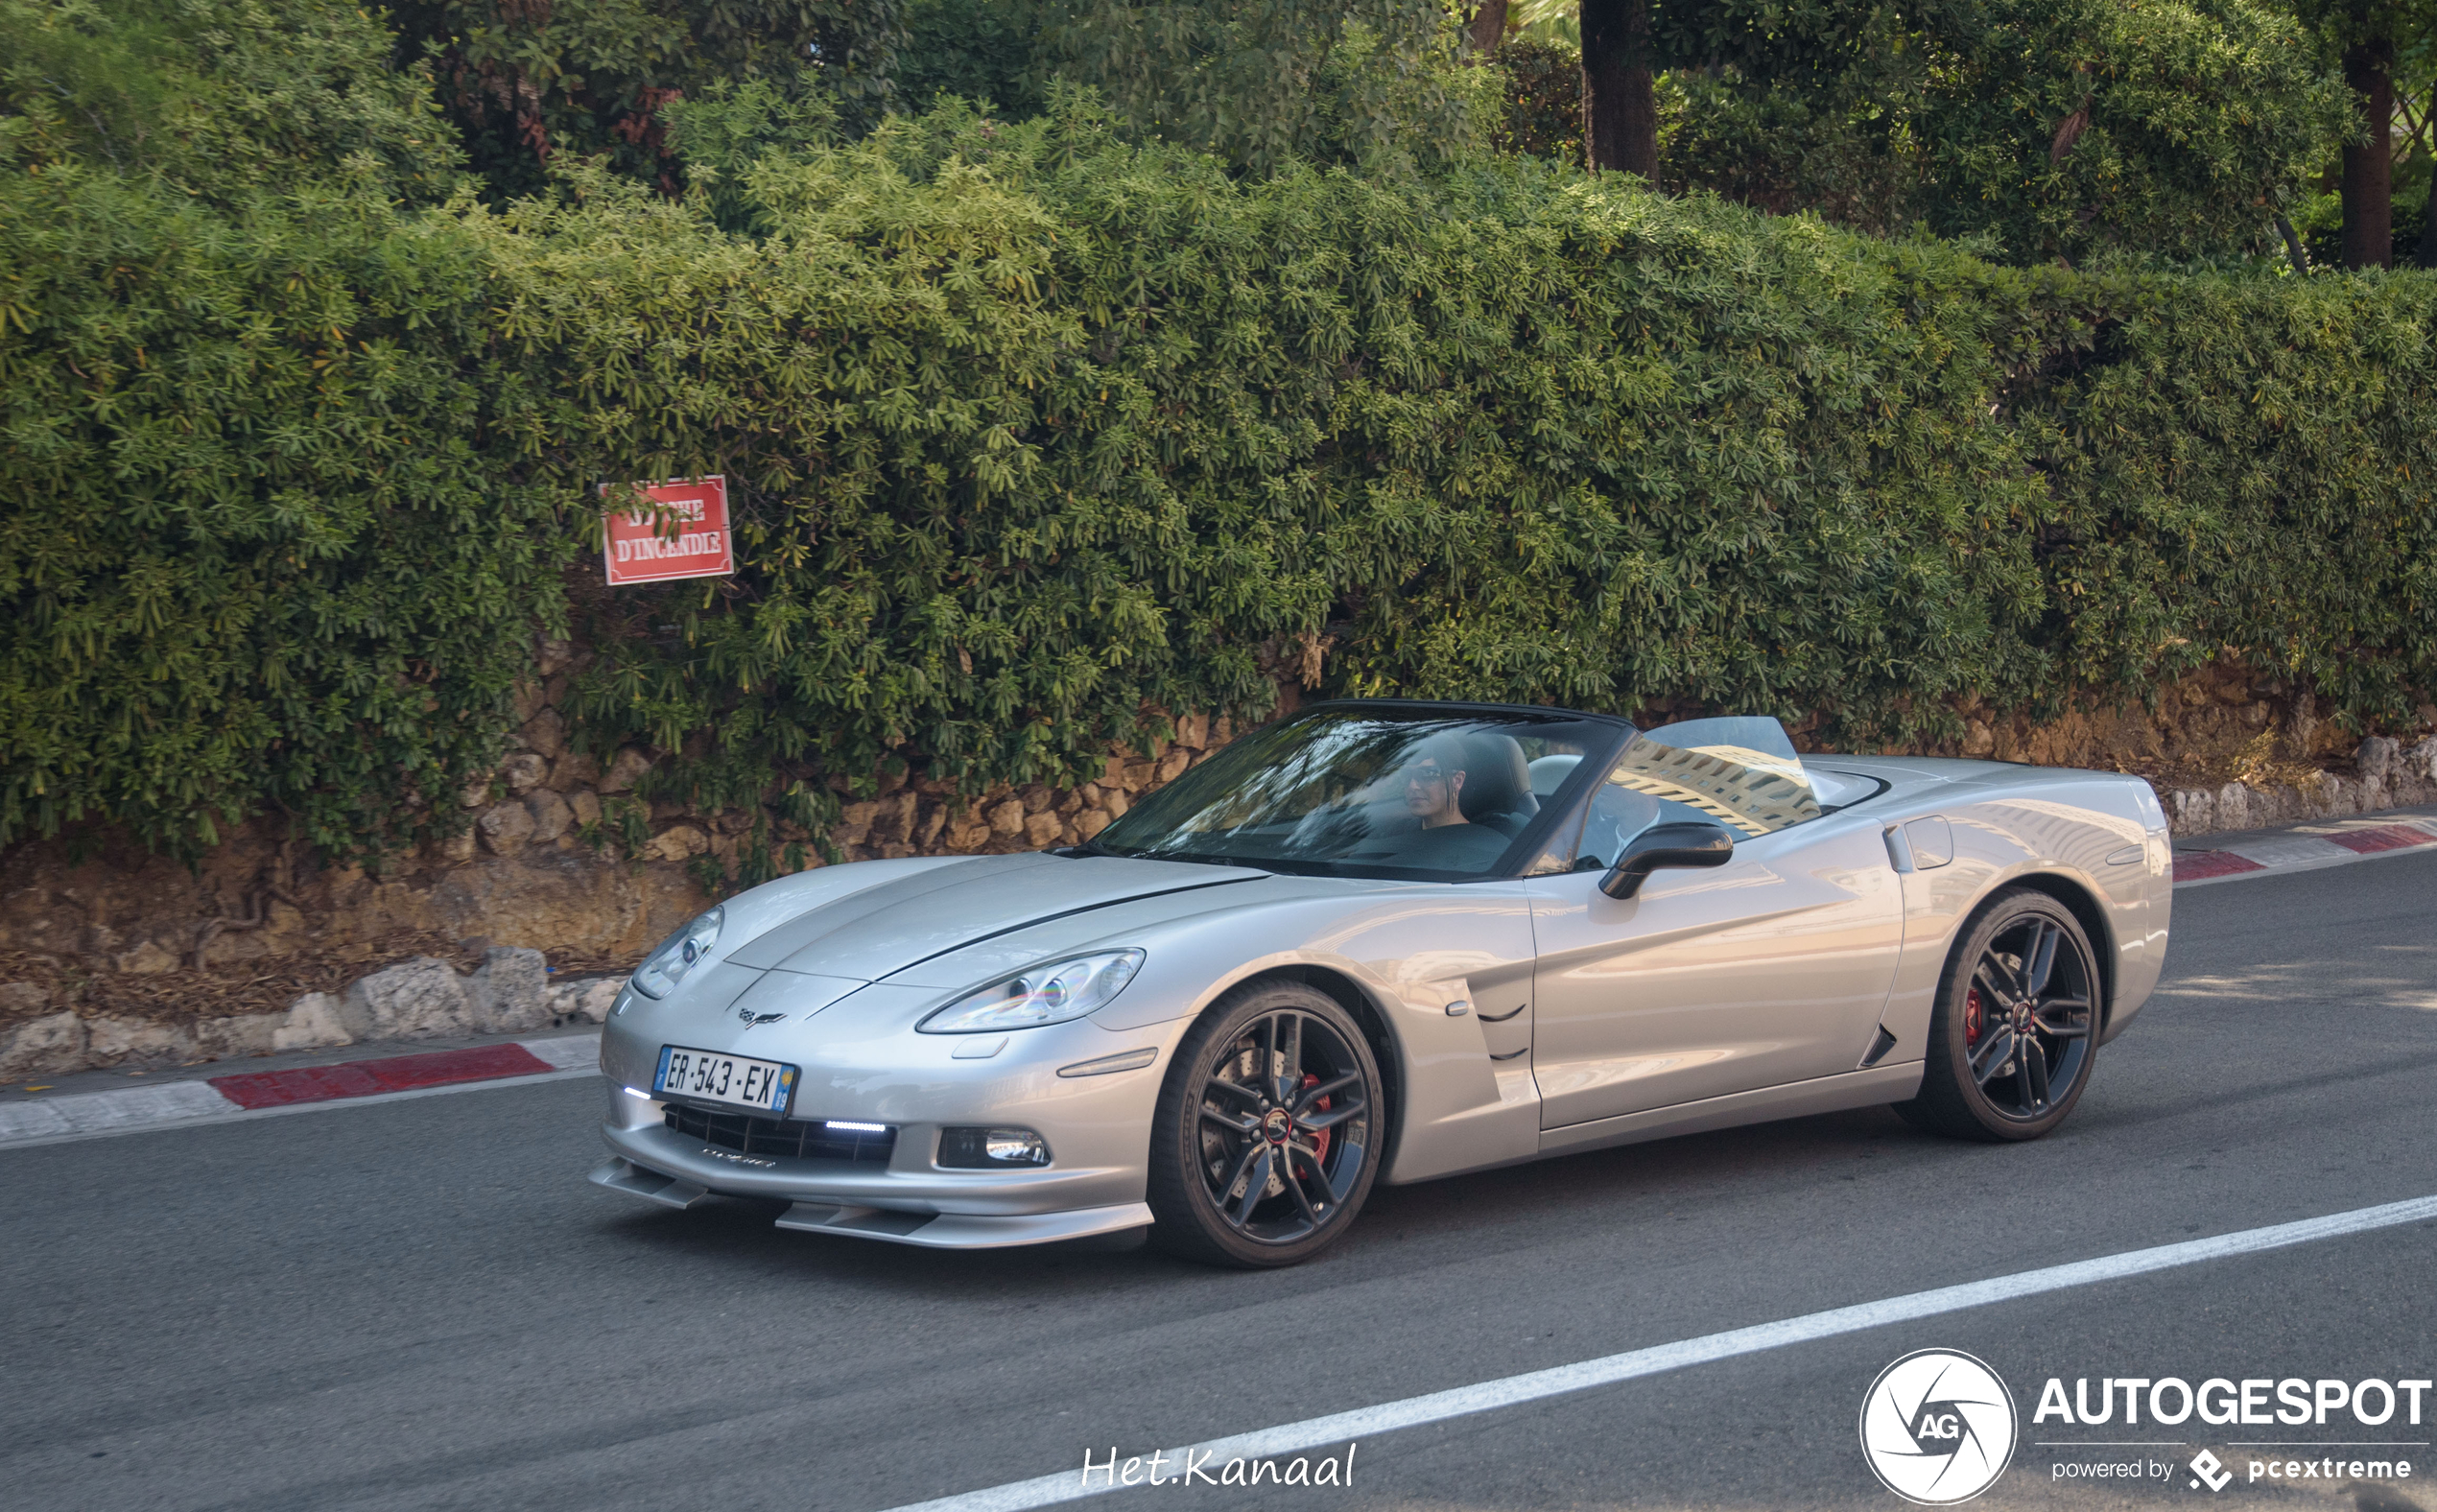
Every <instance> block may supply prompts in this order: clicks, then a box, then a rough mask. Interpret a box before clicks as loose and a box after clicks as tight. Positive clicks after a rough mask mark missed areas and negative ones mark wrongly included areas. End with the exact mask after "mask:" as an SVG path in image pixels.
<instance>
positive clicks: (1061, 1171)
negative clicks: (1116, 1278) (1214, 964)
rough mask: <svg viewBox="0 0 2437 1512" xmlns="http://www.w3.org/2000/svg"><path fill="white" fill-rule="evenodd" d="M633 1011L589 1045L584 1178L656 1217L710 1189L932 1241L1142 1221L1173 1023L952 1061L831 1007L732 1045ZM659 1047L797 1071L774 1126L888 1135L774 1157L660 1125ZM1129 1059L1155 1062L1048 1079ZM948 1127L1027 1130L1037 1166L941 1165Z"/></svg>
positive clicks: (712, 1023)
mask: <svg viewBox="0 0 2437 1512" xmlns="http://www.w3.org/2000/svg"><path fill="white" fill-rule="evenodd" d="M865 994H867V995H869V996H870V997H873V998H877V997H878V996H879V993H878V992H876V991H875V990H874V989H868V988H867V989H865ZM638 1008H639V1009H641V1011H633V1012H629V1013H627V1014H622V1015H616V1016H613V1017H612V1018H611V1020H610V1023H609V1025H608V1027H607V1031H606V1033H605V1034H604V1036H603V1055H602V1062H603V1070H605V1071H607V1072H608V1073H609V1081H608V1084H607V1086H606V1088H605V1092H606V1096H607V1099H608V1106H607V1108H606V1110H605V1113H606V1116H605V1117H604V1118H603V1122H602V1130H601V1132H602V1138H603V1142H604V1143H605V1144H607V1146H608V1147H609V1152H610V1154H611V1156H612V1157H614V1158H612V1159H611V1160H610V1161H608V1162H607V1163H606V1164H604V1165H603V1166H601V1167H600V1168H599V1169H595V1170H594V1171H593V1172H592V1174H591V1179H592V1181H593V1182H594V1183H595V1184H596V1185H599V1186H603V1187H606V1188H608V1189H609V1190H611V1191H613V1192H619V1193H625V1194H627V1195H628V1196H631V1197H637V1198H641V1199H643V1200H647V1201H651V1202H654V1203H657V1204H660V1205H663V1206H670V1207H687V1206H691V1205H692V1204H693V1203H695V1202H698V1201H700V1200H701V1199H703V1198H704V1197H707V1196H712V1195H724V1196H738V1197H758V1198H765V1199H776V1200H781V1201H785V1202H787V1203H789V1204H791V1206H790V1207H789V1209H788V1211H787V1212H786V1213H785V1214H784V1215H783V1216H781V1217H780V1218H779V1219H778V1223H779V1226H780V1227H782V1228H793V1229H801V1230H805V1231H808V1232H816V1233H832V1234H846V1235H851V1236H854V1237H857V1238H863V1239H878V1240H888V1241H892V1242H896V1243H904V1244H921V1245H928V1246H932V1247H938V1248H990V1247H996V1246H1002V1245H1011V1244H1039V1243H1048V1242H1051V1241H1053V1240H1064V1239H1078V1238H1083V1237H1086V1236H1090V1235H1096V1234H1106V1233H1114V1232H1118V1231H1122V1230H1126V1229H1134V1228H1140V1227H1142V1226H1144V1225H1146V1224H1148V1223H1149V1222H1150V1221H1151V1214H1150V1210H1149V1208H1148V1206H1146V1205H1145V1203H1144V1201H1143V1195H1144V1186H1145V1179H1146V1177H1145V1172H1146V1167H1147V1165H1148V1155H1149V1129H1150V1120H1151V1111H1152V1104H1153V1102H1154V1101H1155V1100H1156V1099H1157V1096H1158V1089H1159V1084H1160V1081H1161V1079H1162V1077H1163V1076H1164V1075H1165V1072H1166V1062H1167V1059H1168V1055H1169V1052H1170V1051H1172V1049H1173V1048H1174V1047H1173V1041H1174V1040H1175V1039H1176V1038H1177V1037H1179V1036H1180V1033H1181V1027H1180V1026H1161V1027H1160V1028H1156V1029H1152V1030H1149V1031H1140V1030H1137V1031H1133V1032H1129V1033H1126V1034H1124V1035H1122V1036H1121V1035H1117V1034H1112V1033H1111V1032H1109V1031H1107V1030H1105V1029H1101V1028H1097V1027H1096V1026H1094V1025H1092V1024H1090V1023H1088V1022H1083V1021H1077V1022H1075V1023H1071V1024H1066V1025H1058V1026H1053V1027H1050V1028H1038V1029H1029V1030H1025V1031H1022V1032H1021V1033H1019V1034H1013V1035H1009V1036H1006V1038H1007V1039H1008V1040H1009V1041H1010V1042H1011V1043H1009V1044H1008V1045H1007V1047H1006V1051H1003V1052H1001V1053H999V1054H996V1055H993V1056H990V1057H987V1058H981V1059H965V1058H958V1056H957V1055H956V1053H955V1051H957V1049H958V1041H957V1040H956V1039H953V1038H950V1037H946V1036H938V1035H914V1034H911V1033H905V1032H889V1031H888V1029H887V1028H886V1026H885V1024H884V1023H881V1022H866V1023H863V1024H860V1025H859V1024H856V1023H855V1022H854V1021H853V1018H852V1016H851V1015H850V1014H848V1013H845V1012H840V1009H838V1008H832V1009H830V1010H828V1012H827V1013H826V1014H824V1015H823V1016H822V1017H821V1019H820V1020H818V1021H816V1024H815V1025H814V1026H808V1027H807V1028H805V1029H804V1030H803V1031H801V1033H800V1035H799V1036H789V1037H781V1036H779V1035H775V1034H770V1033H768V1032H767V1031H765V1032H763V1033H759V1034H754V1035H751V1036H749V1037H748V1036H747V1035H746V1034H745V1033H742V1032H738V1033H733V1034H731V1033H729V1032H727V1031H726V1030H725V1029H723V1028H720V1027H719V1026H720V1025H721V1024H722V1021H721V1020H715V1019H709V1018H706V1017H703V1016H699V1015H689V1016H687V1017H685V1018H683V1019H676V1020H674V1022H672V1019H674V1015H661V1014H654V1013H651V1011H650V1010H649V1008H648V1007H644V1006H643V1005H638ZM888 1017H889V1018H899V1017H901V1016H900V1015H895V1014H891V1015H888ZM724 1022H726V1023H733V1022H734V1021H733V1019H732V1018H731V1019H728V1020H725V1021H724ZM706 1041H707V1042H708V1043H707V1044H706V1043H705V1042H706ZM664 1042H665V1043H676V1044H692V1045H697V1046H702V1047H703V1048H706V1049H711V1050H715V1051H728V1052H732V1053H741V1054H752V1055H759V1056H763V1057H767V1058H776V1059H782V1060H785V1061H787V1062H790V1063H793V1064H796V1065H798V1066H800V1067H801V1069H802V1079H801V1082H800V1083H799V1088H798V1091H797V1094H796V1097H795V1103H794V1107H793V1109H792V1110H791V1111H792V1112H793V1115H794V1117H793V1118H791V1119H790V1120H788V1121H786V1123H787V1126H788V1127H789V1128H790V1129H791V1130H793V1129H795V1128H800V1127H804V1126H807V1125H809V1124H813V1123H817V1122H823V1121H833V1120H840V1119H847V1120H855V1121H861V1122H876V1123H883V1124H886V1125H887V1127H888V1128H889V1129H890V1130H892V1131H893V1146H891V1148H890V1150H889V1153H888V1156H887V1160H886V1162H885V1163H883V1162H881V1161H878V1160H873V1159H864V1160H850V1159H845V1158H829V1157H817V1156H807V1157H792V1156H786V1155H777V1154H772V1153H769V1152H768V1150H769V1145H768V1144H766V1143H763V1144H755V1143H754V1142H750V1141H747V1142H742V1143H745V1144H748V1145H751V1146H752V1147H751V1148H750V1149H749V1150H744V1149H738V1148H731V1147H722V1145H721V1144H716V1143H713V1142H712V1141H711V1139H710V1138H706V1137H703V1136H699V1135H691V1134H686V1133H683V1132H680V1131H679V1130H678V1129H676V1128H674V1127H671V1126H670V1125H669V1122H668V1120H667V1114H668V1110H669V1108H670V1106H671V1103H670V1101H668V1100H664V1099H658V1098H654V1097H652V1096H651V1095H650V1093H649V1092H648V1090H646V1089H648V1088H649V1087H650V1086H651V1067H652V1066H653V1065H654V1064H655V1063H656V1060H657V1057H658V1053H659V1046H660V1045H661V1044H662V1043H664ZM1138 1049H1140V1050H1151V1051H1155V1052H1156V1058H1155V1059H1154V1060H1152V1061H1150V1062H1149V1063H1148V1064H1143V1065H1141V1066H1139V1067H1138V1068H1136V1069H1132V1070H1128V1071H1124V1072H1120V1073H1116V1074H1112V1075H1088V1076H1072V1075H1070V1076H1060V1075H1058V1071H1059V1070H1060V1069H1061V1068H1066V1069H1069V1070H1072V1068H1073V1066H1074V1063H1076V1062H1078V1061H1085V1060H1091V1059H1094V1058H1095V1057H1101V1056H1106V1055H1108V1054H1110V1053H1111V1052H1112V1051H1129V1050H1138ZM677 1100H678V1101H679V1102H680V1103H681V1104H682V1105H683V1106H686V1107H691V1108H704V1107H705V1106H706V1105H705V1104H703V1103H700V1102H697V1101H691V1100H688V1099H677ZM718 1111H721V1112H724V1113H727V1114H730V1115H738V1114H741V1113H742V1111H743V1110H741V1109H733V1108H728V1109H720V1110H718ZM958 1126H968V1127H969V1126H986V1127H999V1126H1015V1127H1022V1128H1026V1129H1029V1130H1032V1131H1034V1132H1036V1133H1038V1134H1039V1135H1040V1136H1041V1137H1042V1138H1043V1140H1044V1141H1045V1142H1046V1143H1047V1145H1048V1146H1049V1150H1050V1157H1051V1159H1050V1164H1048V1165H1046V1166H1037V1167H1021V1166H1009V1167H993V1168H990V1169H962V1168H947V1167H942V1166H941V1165H940V1164H939V1163H938V1156H939V1142H940V1134H941V1131H942V1130H943V1129H945V1128H950V1127H958Z"/></svg>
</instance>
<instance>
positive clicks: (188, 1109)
mask: <svg viewBox="0 0 2437 1512" xmlns="http://www.w3.org/2000/svg"><path fill="white" fill-rule="evenodd" d="M600 1060H601V1036H600V1035H599V1034H597V1033H595V1034H557V1035H553V1036H551V1037H550V1038H548V1039H530V1040H511V1041H509V1042H508V1043H505V1044H500V1045H483V1046H478V1047H476V1048H475V1049H472V1050H442V1051H427V1052H425V1053H423V1054H420V1055H388V1056H383V1057H381V1058H380V1059H377V1060H350V1061H342V1062H340V1063H339V1064H337V1065H334V1066H291V1067H288V1068H286V1069H284V1070H280V1071H246V1072H236V1073H233V1074H231V1075H225V1076H209V1077H203V1078H200V1079H197V1080H194V1081H164V1082H156V1083H154V1085H152V1086H149V1087H129V1088H127V1089H125V1090H123V1091H117V1092H80V1093H71V1094H69V1095H68V1096H66V1097H60V1098H46V1099H42V1100H40V1101H36V1102H8V1103H0V1149H5V1148H7V1147H8V1146H12V1145H49V1144H53V1143H56V1142H59V1141H62V1140H74V1139H89V1138H92V1137H94V1136H96V1135H101V1134H124V1133H132V1132H133V1131H135V1130H137V1129H148V1128H161V1127H166V1126H168V1125H170V1124H177V1123H223V1122H231V1121H233V1120H237V1119H247V1118H268V1117H271V1116H273V1115H275V1114H281V1113H302V1112H306V1111H309V1110H311V1109H313V1108H315V1107H318V1106H326V1105H329V1104H333V1103H341V1102H353V1101H364V1100H374V1101H387V1100H390V1099H398V1098H414V1097H426V1096H429V1095H431V1094H432V1093H435V1092H460V1091H468V1090H471V1089H472V1088H473V1087H475V1086H477V1085H479V1084H482V1083H485V1082H509V1081H516V1082H523V1081H556V1080H557V1079H559V1078H560V1077H564V1076H588V1075H595V1074H596V1068H597V1067H598V1066H599V1064H600Z"/></svg>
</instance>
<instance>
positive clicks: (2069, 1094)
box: [1896, 888, 2102, 1141]
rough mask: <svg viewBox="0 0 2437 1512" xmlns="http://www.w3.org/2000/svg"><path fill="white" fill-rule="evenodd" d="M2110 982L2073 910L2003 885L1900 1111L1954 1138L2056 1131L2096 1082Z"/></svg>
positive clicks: (1958, 949)
mask: <svg viewBox="0 0 2437 1512" xmlns="http://www.w3.org/2000/svg"><path fill="white" fill-rule="evenodd" d="M2101 980H2102V979H2101V978H2100V976H2099V973H2098V957H2096V956H2095V955H2094V953H2093V952H2092V950H2091V948H2090V936H2089V935H2088V934H2086V933H2083V931H2082V926H2081V921H2080V920H2078V919H2076V918H2074V917H2073V914H2072V910H2069V909H2067V908H2066V907H2065V906H2064V905H2063V904H2061V903H2059V902H2057V901H2056V900H2055V899H2054V898H2051V897H2049V896H2048V895H2047V893H2044V892H2035V891H2032V890H2030V889H2028V888H2014V889H2009V890H2007V891H2004V892H2000V893H1999V894H1998V895H1997V896H1996V897H1995V898H1993V899H1991V900H1990V902H1989V905H1988V907H1987V908H1986V909H1984V910H1982V911H1981V913H1980V915H1979V916H1978V917H1977V918H1976V919H1974V920H1973V921H1972V923H1971V924H1970V925H1969V926H1967V927H1966V928H1965V930H1964V932H1963V935H1962V937H1961V938H1960V939H1958V940H1957V941H1956V942H1955V946H1954V952H1953V954H1952V955H1951V956H1949V957H1947V963H1946V970H1945V972H1944V973H1943V974H1942V975H1941V976H1940V977H1939V979H1938V999H1937V1006H1936V1008H1935V1009H1934V1010H1933V1011H1932V1012H1931V1014H1930V1016H1929V1046H1928V1054H1927V1056H1926V1057H1925V1060H1926V1064H1925V1065H1924V1066H1923V1068H1922V1075H1921V1091H1920V1092H1919V1093H1918V1094H1917V1095H1916V1096H1915V1097H1914V1098H1913V1099H1912V1100H1911V1101H1909V1102H1899V1103H1897V1104H1896V1112H1898V1113H1899V1114H1902V1115H1903V1116H1904V1118H1905V1121H1906V1122H1910V1123H1912V1124H1913V1125H1914V1126H1915V1127H1918V1128H1924V1129H1928V1130H1930V1131H1932V1132H1934V1133H1938V1134H1945V1135H1950V1136H1952V1137H1953V1138H1956V1139H1974V1140H1989V1141H2007V1140H2026V1139H2038V1138H2040V1137H2041V1136H2042V1135H2044V1134H2047V1133H2048V1132H2049V1131H2050V1130H2052V1129H2054V1128H2055V1127H2056V1126H2057V1125H2058V1124H2059V1123H2062V1122H2065V1118H2066V1115H2068V1114H2070V1113H2071V1112H2072V1111H2073V1104H2074V1103H2076V1102H2078V1101H2080V1100H2081V1096H2082V1089H2083V1088H2085V1087H2087V1086H2089V1085H2090V1075H2091V1066H2092V1062H2093V1061H2094V1059H2095V1057H2096V1055H2097V1053H2098V1038H2097V1032H2096V1031H2097V1028H2098V1009H2099V1002H2100V982H2101ZM2025 1046H2027V1047H2028V1048H2029V1049H2030V1051H2031V1053H2030V1054H2027V1055H2025V1054H2023V1053H2022V1051H2023V1047H2025Z"/></svg>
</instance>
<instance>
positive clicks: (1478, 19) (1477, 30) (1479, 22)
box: [1465, 0, 1506, 63]
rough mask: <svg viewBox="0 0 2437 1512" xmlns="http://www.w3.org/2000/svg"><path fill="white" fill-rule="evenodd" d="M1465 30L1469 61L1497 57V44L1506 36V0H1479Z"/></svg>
mask: <svg viewBox="0 0 2437 1512" xmlns="http://www.w3.org/2000/svg"><path fill="white" fill-rule="evenodd" d="M1465 32H1466V34H1467V41H1466V47H1465V51H1466V52H1467V53H1468V54H1469V55H1470V59H1469V60H1470V61H1472V62H1476V63H1485V62H1487V61H1489V60H1490V59H1492V58H1495V57H1497V56H1498V44H1499V43H1500V42H1502V41H1504V40H1505V38H1506V0H1481V4H1480V9H1479V10H1478V11H1475V12H1473V19H1472V24H1471V25H1470V26H1468V27H1466V28H1465Z"/></svg>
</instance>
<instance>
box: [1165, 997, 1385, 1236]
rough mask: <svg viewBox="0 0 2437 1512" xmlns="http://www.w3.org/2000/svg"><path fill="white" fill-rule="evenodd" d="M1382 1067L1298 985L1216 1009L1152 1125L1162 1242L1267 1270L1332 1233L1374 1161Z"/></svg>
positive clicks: (1358, 1199) (1343, 1016)
mask: <svg viewBox="0 0 2437 1512" xmlns="http://www.w3.org/2000/svg"><path fill="white" fill-rule="evenodd" d="M1381 1114H1382V1108H1381V1101H1380V1071H1379V1064H1378V1062H1377V1061H1376V1060H1375V1059H1374V1058H1373V1056H1372V1054H1371V1047H1370V1043H1369V1041H1367V1040H1365V1039H1364V1038H1363V1036H1362V1030H1361V1028H1360V1026H1358V1025H1357V1024H1356V1023H1355V1022H1354V1018H1353V1015H1351V1014H1349V1013H1347V1012H1346V1011H1345V1009H1344V1008H1343V1007H1342V1006H1341V1005H1339V1004H1338V1003H1337V1000H1336V999H1334V998H1331V997H1329V996H1328V995H1327V994H1326V993H1323V992H1320V991H1317V990H1315V989H1313V988H1312V987H1307V986H1305V985H1304V984H1302V983H1301V982H1296V981H1255V982H1248V983H1246V984H1245V985H1244V986H1242V987H1239V988H1237V989H1236V990H1235V991H1234V992H1231V993H1229V994H1228V995H1227V996H1226V997H1224V998H1221V999H1220V1000H1219V1002H1218V1003H1217V1004H1213V1005H1212V1007H1211V1009H1210V1011H1209V1012H1208V1013H1207V1014H1206V1015H1204V1017H1203V1018H1202V1021H1201V1022H1200V1023H1199V1024H1197V1025H1195V1027H1194V1028H1193V1030H1192V1032H1191V1033H1189V1034H1187V1035H1186V1036H1185V1041H1184V1043H1183V1044H1182V1045H1181V1046H1179V1047H1178V1048H1177V1051H1176V1056H1175V1059H1174V1060H1173V1061H1172V1062H1171V1067H1170V1072H1169V1077H1168V1083H1167V1085H1166V1086H1165V1087H1163V1088H1162V1089H1161V1090H1160V1095H1159V1106H1158V1110H1157V1112H1156V1113H1155V1114H1154V1115H1153V1117H1152V1122H1151V1149H1150V1170H1149V1183H1148V1193H1147V1194H1148V1198H1149V1200H1150V1209H1151V1212H1152V1214H1153V1215H1154V1216H1155V1217H1157V1218H1158V1220H1159V1221H1158V1222H1157V1223H1156V1224H1155V1225H1154V1226H1153V1227H1152V1229H1151V1231H1150V1240H1151V1242H1152V1243H1153V1244H1156V1245H1157V1246H1159V1247H1160V1248H1161V1249H1164V1250H1167V1251H1168V1252H1169V1253H1171V1254H1174V1255H1180V1256H1183V1257H1185V1258H1187V1259H1189V1260H1198V1261H1203V1262H1206V1263H1208V1264H1219V1265H1238V1266H1242V1267H1245V1268H1262V1267H1268V1266H1277V1265H1291V1264H1297V1263H1299V1262H1301V1261H1305V1260H1309V1259H1311V1258H1312V1257H1313V1255H1316V1254H1318V1253H1319V1252H1320V1251H1321V1250H1323V1249H1325V1248H1327V1247H1328V1246H1329V1245H1330V1244H1332V1243H1334V1242H1336V1240H1337V1236H1338V1235H1340V1234H1342V1233H1344V1232H1345V1229H1346V1225H1348V1224H1349V1223H1351V1222H1352V1221H1353V1220H1354V1215H1355V1214H1356V1213H1357V1212H1358V1211H1360V1208H1361V1206H1362V1200H1363V1198H1365V1197H1367V1196H1368V1195H1370V1191H1371V1181H1372V1178H1373V1177H1374V1176H1375V1175H1376V1174H1377V1173H1378V1169H1379V1159H1380V1156H1379V1145H1380V1133H1381V1131H1382V1129H1383V1126H1384V1125H1383V1124H1382V1122H1381Z"/></svg>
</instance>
